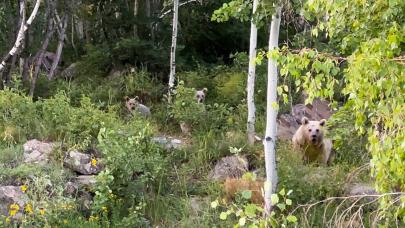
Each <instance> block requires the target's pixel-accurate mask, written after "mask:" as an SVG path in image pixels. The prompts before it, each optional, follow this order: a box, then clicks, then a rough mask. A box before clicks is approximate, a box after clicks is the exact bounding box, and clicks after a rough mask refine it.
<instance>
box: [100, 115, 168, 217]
mask: <svg viewBox="0 0 405 228" xmlns="http://www.w3.org/2000/svg"><path fill="white" fill-rule="evenodd" d="M150 136H151V129H150V127H149V126H148V124H145V123H144V122H143V121H142V120H138V121H136V120H135V121H133V122H131V123H130V124H128V125H126V126H123V127H115V128H104V127H103V128H101V129H100V132H99V135H98V142H99V144H98V148H99V149H100V150H101V152H102V154H103V161H102V162H103V163H104V164H105V166H106V169H105V171H103V172H101V173H100V174H99V175H98V178H97V180H98V185H97V189H96V196H95V199H94V207H93V212H94V213H102V211H103V208H104V207H107V208H113V207H122V208H123V209H124V210H123V211H122V215H121V216H131V217H133V216H135V217H136V216H138V214H137V213H136V212H135V209H134V208H135V207H137V206H138V204H139V203H142V202H143V201H142V196H143V194H146V191H145V190H146V189H145V188H146V186H148V187H149V190H150V188H151V187H153V185H152V184H153V183H154V182H155V181H156V180H157V179H158V177H160V176H161V175H163V173H164V172H163V171H164V170H165V168H166V160H165V158H164V157H163V156H162V155H161V149H160V148H159V147H158V146H157V145H155V144H154V143H152V142H151V137H150ZM152 189H153V188H152ZM120 199H125V201H122V200H120ZM128 208H132V209H133V210H132V211H131V210H128ZM134 213H135V214H134ZM127 222H128V221H127Z"/></svg>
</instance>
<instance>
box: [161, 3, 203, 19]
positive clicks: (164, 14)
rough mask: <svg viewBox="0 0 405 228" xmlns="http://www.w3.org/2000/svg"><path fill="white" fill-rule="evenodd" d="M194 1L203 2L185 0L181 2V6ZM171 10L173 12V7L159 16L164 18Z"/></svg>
mask: <svg viewBox="0 0 405 228" xmlns="http://www.w3.org/2000/svg"><path fill="white" fill-rule="evenodd" d="M192 2H198V3H200V4H201V0H188V1H185V2H183V3H180V4H179V7H181V6H184V5H186V4H189V3H192ZM171 12H173V9H169V10H167V11H165V12H163V13H162V14H160V16H159V18H160V19H162V18H164V17H165V16H166V15H168V14H169V13H171Z"/></svg>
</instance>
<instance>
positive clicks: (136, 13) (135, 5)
mask: <svg viewBox="0 0 405 228" xmlns="http://www.w3.org/2000/svg"><path fill="white" fill-rule="evenodd" d="M138 1H139V0H134V18H135V19H136V17H138V9H139V2H138ZM134 38H138V26H137V25H136V24H135V23H134Z"/></svg>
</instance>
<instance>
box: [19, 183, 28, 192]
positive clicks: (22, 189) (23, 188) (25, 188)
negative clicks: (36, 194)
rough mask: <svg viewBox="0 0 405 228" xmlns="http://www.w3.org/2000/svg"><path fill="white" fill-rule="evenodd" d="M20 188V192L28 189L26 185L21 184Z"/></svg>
mask: <svg viewBox="0 0 405 228" xmlns="http://www.w3.org/2000/svg"><path fill="white" fill-rule="evenodd" d="M20 189H21V191H22V192H26V191H27V189H28V187H27V185H25V184H24V185H22V186H21V187H20Z"/></svg>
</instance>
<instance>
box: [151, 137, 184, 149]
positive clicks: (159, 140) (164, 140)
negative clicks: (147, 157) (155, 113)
mask: <svg viewBox="0 0 405 228" xmlns="http://www.w3.org/2000/svg"><path fill="white" fill-rule="evenodd" d="M152 141H153V142H154V143H156V144H159V145H162V146H163V147H164V148H165V149H167V150H170V149H180V148H181V147H183V146H184V142H183V141H182V140H180V139H176V138H173V137H170V136H169V137H166V136H156V137H153V138H152Z"/></svg>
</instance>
